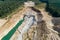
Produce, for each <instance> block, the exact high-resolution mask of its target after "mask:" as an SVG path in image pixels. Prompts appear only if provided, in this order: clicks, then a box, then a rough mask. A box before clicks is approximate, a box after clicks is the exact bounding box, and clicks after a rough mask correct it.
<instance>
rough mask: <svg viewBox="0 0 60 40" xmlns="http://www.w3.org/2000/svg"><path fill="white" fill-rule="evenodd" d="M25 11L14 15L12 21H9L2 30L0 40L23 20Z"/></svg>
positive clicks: (0, 29)
mask: <svg viewBox="0 0 60 40" xmlns="http://www.w3.org/2000/svg"><path fill="white" fill-rule="evenodd" d="M23 11H24V9H22V10H21V11H18V12H16V14H15V15H13V16H12V17H11V19H10V20H8V21H7V23H6V24H4V25H3V26H2V27H1V28H0V40H1V38H2V37H3V36H4V35H6V34H7V33H8V32H9V31H10V30H11V29H12V28H13V27H14V26H15V25H16V24H17V23H18V22H19V20H21V19H22V18H23V14H22V12H23Z"/></svg>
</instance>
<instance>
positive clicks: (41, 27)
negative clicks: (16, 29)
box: [23, 14, 60, 40]
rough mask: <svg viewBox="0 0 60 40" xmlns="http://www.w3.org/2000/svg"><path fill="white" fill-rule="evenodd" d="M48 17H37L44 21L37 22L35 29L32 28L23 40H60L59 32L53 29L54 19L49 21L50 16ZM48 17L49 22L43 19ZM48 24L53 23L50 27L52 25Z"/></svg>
mask: <svg viewBox="0 0 60 40" xmlns="http://www.w3.org/2000/svg"><path fill="white" fill-rule="evenodd" d="M46 15H47V14H46ZM46 15H45V16H44V14H42V15H40V16H39V15H37V16H38V20H42V21H39V22H37V25H34V26H35V27H34V26H33V27H31V28H30V29H29V31H28V32H27V33H25V34H24V35H23V40H60V37H59V35H58V32H57V31H55V30H54V29H53V26H52V25H53V23H52V21H51V20H52V19H49V15H47V16H46ZM40 17H41V18H40ZM46 17H47V18H48V19H47V21H46V19H45V20H44V19H43V18H46ZM48 22H51V24H52V25H49V24H50V23H48ZM47 25H48V26H47Z"/></svg>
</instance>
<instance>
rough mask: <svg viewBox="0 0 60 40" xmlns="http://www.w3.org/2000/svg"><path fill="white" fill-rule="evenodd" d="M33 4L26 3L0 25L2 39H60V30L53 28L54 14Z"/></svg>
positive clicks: (0, 39) (0, 38)
mask: <svg viewBox="0 0 60 40" xmlns="http://www.w3.org/2000/svg"><path fill="white" fill-rule="evenodd" d="M27 3H29V4H30V2H27ZM27 3H25V5H26V4H27ZM32 4H33V5H32ZM32 4H30V5H29V6H28V5H27V6H25V5H24V8H23V9H22V10H20V11H18V13H16V14H14V15H13V16H12V17H11V18H10V20H8V21H7V22H6V23H5V24H4V25H3V26H2V27H0V40H60V37H59V35H58V34H59V32H58V31H55V30H54V29H53V27H54V24H53V23H52V19H53V18H52V16H50V15H48V12H46V11H45V9H37V8H34V5H35V4H34V3H33V2H32Z"/></svg>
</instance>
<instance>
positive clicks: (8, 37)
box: [1, 19, 24, 40]
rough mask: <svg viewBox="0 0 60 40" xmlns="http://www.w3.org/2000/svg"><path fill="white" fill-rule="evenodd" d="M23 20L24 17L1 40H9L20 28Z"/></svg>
mask: <svg viewBox="0 0 60 40" xmlns="http://www.w3.org/2000/svg"><path fill="white" fill-rule="evenodd" d="M23 21H24V19H22V20H20V21H19V22H18V23H17V24H16V26H15V27H14V28H13V29H11V30H10V31H9V32H8V34H7V35H5V36H4V37H3V38H2V39H1V40H9V39H10V38H11V37H12V36H13V34H14V33H15V31H16V30H17V29H18V27H19V26H20V25H21V24H22V22H23Z"/></svg>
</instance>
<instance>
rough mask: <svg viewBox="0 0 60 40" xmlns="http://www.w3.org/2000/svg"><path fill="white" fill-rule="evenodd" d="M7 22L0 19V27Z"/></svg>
mask: <svg viewBox="0 0 60 40" xmlns="http://www.w3.org/2000/svg"><path fill="white" fill-rule="evenodd" d="M6 22H7V20H5V19H0V27H2V25H4V24H5V23H6Z"/></svg>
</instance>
